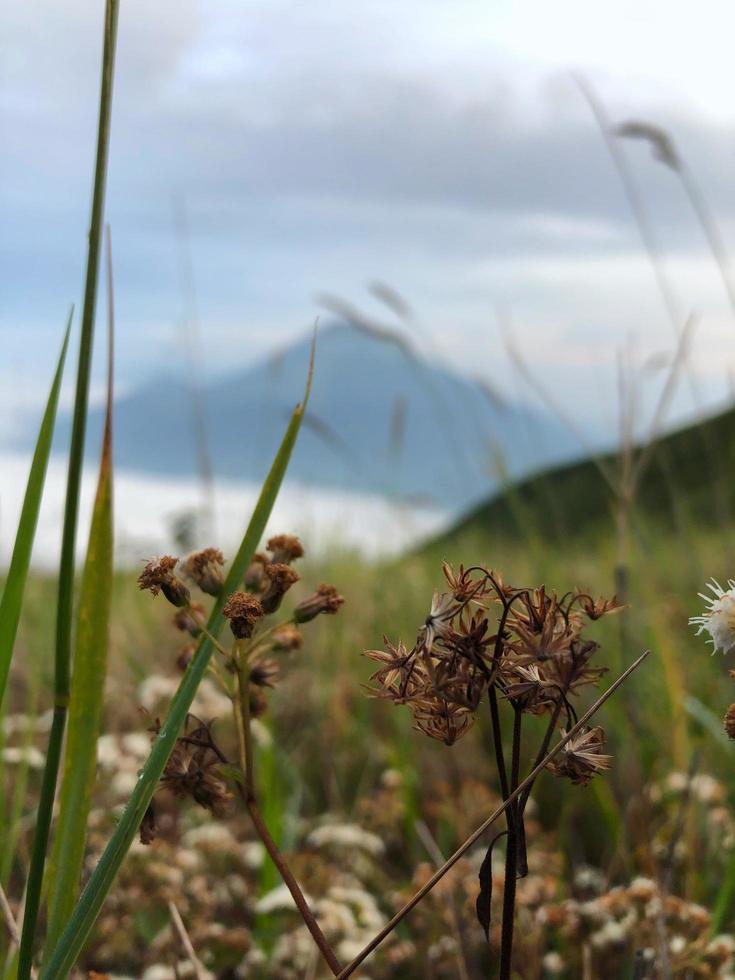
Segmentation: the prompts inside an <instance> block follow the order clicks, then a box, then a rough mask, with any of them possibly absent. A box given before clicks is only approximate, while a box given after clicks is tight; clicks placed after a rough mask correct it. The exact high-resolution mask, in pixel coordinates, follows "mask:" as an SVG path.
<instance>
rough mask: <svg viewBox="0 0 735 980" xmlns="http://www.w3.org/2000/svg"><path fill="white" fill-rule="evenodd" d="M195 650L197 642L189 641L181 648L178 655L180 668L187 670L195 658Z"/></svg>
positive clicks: (177, 660) (177, 662)
mask: <svg viewBox="0 0 735 980" xmlns="http://www.w3.org/2000/svg"><path fill="white" fill-rule="evenodd" d="M195 650H196V644H194V643H187V644H186V646H183V647H182V648H181V649H180V650H179V652H178V654H177V656H176V666H177V667H178V668H179V670H186V668H187V667H188V666H189V664H190V663H191V661H192V659H193V658H194V651H195Z"/></svg>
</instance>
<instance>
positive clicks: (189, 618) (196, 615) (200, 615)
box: [173, 602, 206, 636]
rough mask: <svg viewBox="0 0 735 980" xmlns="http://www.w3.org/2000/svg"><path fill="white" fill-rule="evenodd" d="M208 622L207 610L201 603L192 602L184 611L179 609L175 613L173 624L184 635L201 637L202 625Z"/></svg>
mask: <svg viewBox="0 0 735 980" xmlns="http://www.w3.org/2000/svg"><path fill="white" fill-rule="evenodd" d="M205 620H206V610H205V608H204V606H203V605H202V604H201V603H200V602H192V603H190V604H189V605H188V606H185V607H184V608H183V609H178V610H177V611H176V612H175V613H174V619H173V623H174V626H175V627H176V629H179V630H181V631H182V632H183V633H191V635H192V636H199V634H200V633H201V632H202V623H204V621H205Z"/></svg>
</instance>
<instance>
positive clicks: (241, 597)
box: [222, 592, 263, 640]
mask: <svg viewBox="0 0 735 980" xmlns="http://www.w3.org/2000/svg"><path fill="white" fill-rule="evenodd" d="M222 615H223V616H224V617H225V618H226V619H229V621H230V629H231V630H232V632H233V634H234V635H235V636H236V637H237V638H238V639H239V640H246V639H248V637H251V636H252V635H253V630H254V629H255V627H256V625H257V623H258V621H259V620H260V619H262V618H263V606H262V605H261V602H260V599H258V597H257V596H254V595H253V594H252V593H250V592H233V593H232V595H231V596H230V598H229V599H228V600H227V602H226V603H225V605H224V607H223V609H222Z"/></svg>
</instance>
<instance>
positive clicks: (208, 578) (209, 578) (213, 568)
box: [182, 548, 225, 596]
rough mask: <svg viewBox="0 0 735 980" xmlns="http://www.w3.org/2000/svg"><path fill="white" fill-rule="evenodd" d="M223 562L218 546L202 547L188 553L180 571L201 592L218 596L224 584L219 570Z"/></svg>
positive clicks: (223, 558)
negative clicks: (200, 549)
mask: <svg viewBox="0 0 735 980" xmlns="http://www.w3.org/2000/svg"><path fill="white" fill-rule="evenodd" d="M224 563H225V557H224V555H223V554H222V552H221V551H220V550H219V548H204V550H203V551H195V552H194V553H193V554H191V555H189V557H188V558H187V559H186V561H185V562H184V564H183V565H182V571H183V572H184V574H185V575H186V576H187V578H189V579H191V581H192V582H193V583H194V584H195V585H196V586H198V587H199V588H200V589H201V590H202V592H206V593H207V595H213V596H218V595H219V594H220V592H221V591H222V586H223V584H224V578H223V576H222V571H221V566H222V565H224Z"/></svg>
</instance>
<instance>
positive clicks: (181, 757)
mask: <svg viewBox="0 0 735 980" xmlns="http://www.w3.org/2000/svg"><path fill="white" fill-rule="evenodd" d="M191 721H194V722H195V723H196V724H195V727H193V728H190V727H189V725H190V722H191ZM221 764H222V757H221V753H220V752H219V751H218V749H217V748H216V746H215V743H214V740H213V739H212V733H211V730H210V726H209V725H205V724H204V723H202V722H199V721H198V719H195V718H194V716H193V715H189V718H188V719H187V727H186V729H185V734H184V735H182V736H181V737H180V738H178V739H177V740H176V744H175V746H174V749H173V751H172V753H171V755H170V757H169V760H168V762H167V763H166V767H165V769H164V770H163V775H162V776H161V786H162V787H164V788H166V789H168V790H170V791H171V792H172V793H173V794H174V796H177V797H179V798H182V799H183V798H185V797H191V798H192V799H193V800H194V801H195V802H196V803H198V804H199V806H201V807H204V809H206V810H209V811H210V813H212V814H213V815H214V816H217V817H219V816H223V815H224V812H225V810H226V808H227V804H228V803H229V801H230V799H231V798H232V794H231V793H230V792H229V790H228V789H227V784H226V783H225V781H224V779H223V778H222V776H221V775H220V773H219V767H220V765H221Z"/></svg>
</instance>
